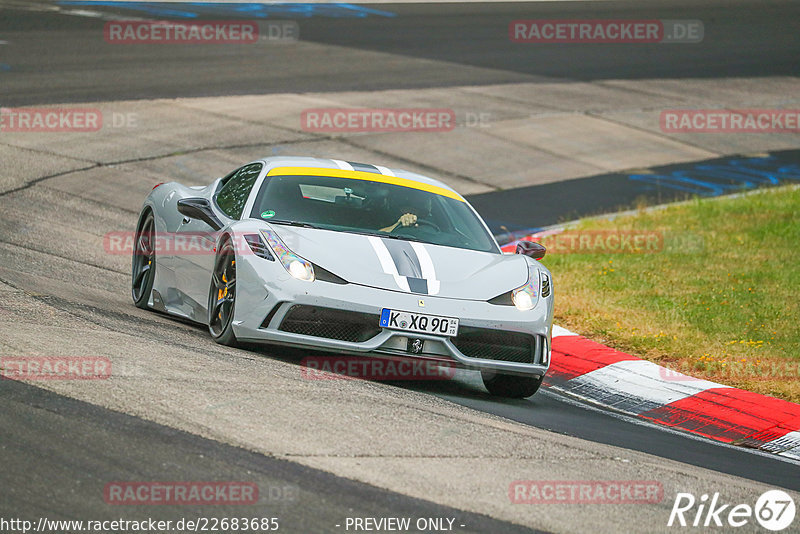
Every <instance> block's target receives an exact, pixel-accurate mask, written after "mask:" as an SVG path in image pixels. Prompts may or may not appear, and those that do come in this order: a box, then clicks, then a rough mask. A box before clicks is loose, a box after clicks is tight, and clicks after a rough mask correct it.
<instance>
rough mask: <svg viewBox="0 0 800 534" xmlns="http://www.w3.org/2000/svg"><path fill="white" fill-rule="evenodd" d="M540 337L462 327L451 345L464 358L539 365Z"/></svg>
mask: <svg viewBox="0 0 800 534" xmlns="http://www.w3.org/2000/svg"><path fill="white" fill-rule="evenodd" d="M538 337H540V336H532V335H530V334H522V333H520V332H507V331H504V330H491V329H488V328H475V327H470V326H462V327H461V328H460V329H459V332H458V336H457V337H454V338H452V342H453V344H454V345H455V346H456V348H457V349H458V350H459V351H460V352H461V353H462V354H464V355H465V356H469V357H470V358H481V359H484V360H498V361H504V362H517V363H539V362H540V358H539V353H540V352H541V346H542V343H541V340H537V338H538Z"/></svg>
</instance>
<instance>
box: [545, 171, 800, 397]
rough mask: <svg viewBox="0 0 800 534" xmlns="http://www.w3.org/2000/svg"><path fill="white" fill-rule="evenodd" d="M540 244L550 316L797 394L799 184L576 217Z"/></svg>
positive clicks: (627, 347) (687, 365)
mask: <svg viewBox="0 0 800 534" xmlns="http://www.w3.org/2000/svg"><path fill="white" fill-rule="evenodd" d="M614 236H616V238H615V237H614ZM542 243H543V244H544V245H545V246H548V255H547V256H546V257H545V258H544V260H543V263H544V264H545V265H547V267H548V268H549V269H550V270H551V271H552V272H553V278H554V282H555V290H556V323H557V324H559V325H561V326H564V327H566V328H569V329H570V330H573V331H575V332H578V333H581V334H583V335H585V336H587V337H589V338H591V339H595V340H597V341H601V342H603V343H605V344H607V345H609V346H612V347H614V348H617V349H619V350H622V351H625V352H627V353H629V354H634V355H636V356H639V357H642V358H645V359H647V360H651V361H654V362H657V363H659V364H660V365H663V366H665V367H668V368H670V369H675V370H677V371H681V372H684V373H686V374H691V375H693V376H697V377H701V378H707V379H709V380H713V381H715V382H719V383H723V384H728V385H731V386H735V387H739V388H742V389H747V390H750V391H754V392H758V393H763V394H766V395H772V396H775V397H779V398H783V399H786V400H789V401H792V402H800V304H799V302H800V188H793V187H781V188H775V189H767V190H764V191H759V192H757V193H755V194H749V195H744V196H740V197H734V198H725V197H723V198H716V199H696V200H693V201H691V202H688V203H685V204H680V205H673V206H668V207H666V208H665V209H659V210H653V211H642V212H639V213H637V214H635V215H626V216H620V217H618V218H616V219H614V220H606V219H593V220H584V221H581V222H580V223H579V225H578V226H577V227H575V228H574V229H570V230H567V231H565V232H564V233H563V234H562V235H560V236H551V237H545V238H544V239H543V240H542ZM612 251H613V252H612Z"/></svg>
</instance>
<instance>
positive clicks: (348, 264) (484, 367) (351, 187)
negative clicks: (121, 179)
mask: <svg viewBox="0 0 800 534" xmlns="http://www.w3.org/2000/svg"><path fill="white" fill-rule="evenodd" d="M134 243H135V245H134V253H133V268H132V295H133V300H134V302H135V304H136V305H137V306H138V307H140V308H149V309H154V310H159V311H162V312H166V313H169V314H172V315H176V316H180V317H183V318H186V319H189V320H192V321H196V322H199V323H203V324H206V325H208V329H209V331H210V333H211V336H212V337H213V338H214V340H215V341H217V342H218V343H222V344H225V345H235V344H236V343H237V342H262V343H273V344H283V345H290V346H295V347H304V348H309V349H317V350H324V351H332V352H336V353H340V354H348V355H362V356H369V357H384V358H385V357H389V358H395V357H398V356H400V357H408V358H420V359H426V360H428V361H429V362H434V363H435V364H437V365H449V366H456V367H464V368H470V369H476V370H479V371H481V374H482V377H483V382H484V384H485V385H486V388H487V389H488V390H489V391H490V392H491V393H493V394H496V395H502V396H510V397H528V396H530V395H533V394H534V393H535V392H536V391H537V390H538V388H539V385H540V384H541V381H542V377H543V376H544V374H545V372H546V371H547V369H548V366H549V364H550V341H551V330H552V322H553V283H552V279H551V275H550V272H549V271H548V270H547V269H546V268H545V267H544V266H542V265H541V264H540V263H539V262H538V261H537V260H539V259H541V258H542V256H544V248H543V247H542V246H541V245H538V244H536V243H531V242H521V243H519V244H518V246H517V253H516V254H504V253H503V252H502V251H501V250H500V247H499V246H498V244H497V242H496V241H495V239H494V238H493V236H492V234H491V233H490V232H489V230H488V228H487V226H486V224H485V223H484V222H483V220H482V219H481V218H480V216H478V214H477V213H476V212H475V210H474V209H473V208H472V206H470V205H469V203H468V202H467V201H466V200H464V198H463V197H461V196H460V195H459V194H458V193H456V192H455V191H453V189H451V188H450V187H448V186H446V185H445V184H443V183H441V182H438V181H436V180H433V179H431V178H427V177H425V176H421V175H419V174H415V173H411V172H407V171H402V170H397V169H388V168H386V167H381V166H378V165H367V164H363V163H351V162H345V161H340V160H332V159H318V158H301V157H273V158H266V159H261V160H258V161H254V162H252V163H248V164H247V165H245V166H243V167H241V168H238V169H236V170H234V171H233V172H231V173H230V174H228V175H227V176H225V177H224V178H218V179H216V180H214V181H213V182H212V183H211V184H210V185H208V186H205V187H186V186H183V185H181V184H179V183H175V182H171V183H166V184H159V185H157V186H156V187H155V188H154V189H153V191H152V192H151V193H150V194H149V195H148V197H147V198H146V199H145V201H144V205H143V207H142V211H141V214H140V216H139V222H138V224H137V227H136V235H135V238H134Z"/></svg>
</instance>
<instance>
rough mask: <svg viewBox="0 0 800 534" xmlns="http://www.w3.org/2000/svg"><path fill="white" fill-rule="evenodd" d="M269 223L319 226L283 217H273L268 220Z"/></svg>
mask: <svg viewBox="0 0 800 534" xmlns="http://www.w3.org/2000/svg"><path fill="white" fill-rule="evenodd" d="M267 222H268V223H269V224H285V225H286V226H299V227H301V228H317V229H319V226H315V225H313V224H311V223H307V222H302V221H286V220H283V219H272V220H271V221H267Z"/></svg>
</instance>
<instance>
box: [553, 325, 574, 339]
mask: <svg viewBox="0 0 800 534" xmlns="http://www.w3.org/2000/svg"><path fill="white" fill-rule="evenodd" d="M577 335H578V334H576V333H575V332H570V331H569V330H567V329H566V328H563V327H560V326H558V325H557V324H554V325H553V337H561V336H577Z"/></svg>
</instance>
